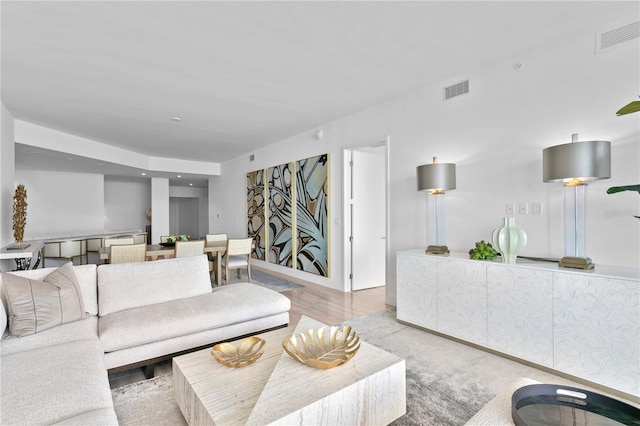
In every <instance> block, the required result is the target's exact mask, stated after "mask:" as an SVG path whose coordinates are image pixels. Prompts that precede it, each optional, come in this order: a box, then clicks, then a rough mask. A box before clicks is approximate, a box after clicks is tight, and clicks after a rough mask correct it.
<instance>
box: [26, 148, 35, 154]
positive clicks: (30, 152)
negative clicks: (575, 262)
mask: <svg viewBox="0 0 640 426" xmlns="http://www.w3.org/2000/svg"><path fill="white" fill-rule="evenodd" d="M27 152H28V153H29V154H37V153H38V151H34V150H32V149H30V150H29V151H27Z"/></svg>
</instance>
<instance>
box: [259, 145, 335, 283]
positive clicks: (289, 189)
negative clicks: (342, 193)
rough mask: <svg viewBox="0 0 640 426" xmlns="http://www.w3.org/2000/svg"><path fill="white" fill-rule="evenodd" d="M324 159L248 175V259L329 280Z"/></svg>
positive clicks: (310, 159)
mask: <svg viewBox="0 0 640 426" xmlns="http://www.w3.org/2000/svg"><path fill="white" fill-rule="evenodd" d="M328 217H329V154H323V155H318V156H316V157H311V158H307V159H304V160H298V161H296V162H292V163H287V164H281V165H279V166H275V167H269V168H267V169H263V170H257V171H253V172H249V173H247V235H248V236H249V237H251V238H253V239H254V241H255V248H254V250H253V253H252V257H253V258H255V259H259V260H264V261H266V262H270V263H274V264H276V265H281V266H286V267H288V268H294V269H298V270H301V271H305V272H309V273H312V274H316V275H320V276H323V277H329V219H328Z"/></svg>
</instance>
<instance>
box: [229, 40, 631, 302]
mask: <svg viewBox="0 0 640 426" xmlns="http://www.w3.org/2000/svg"><path fill="white" fill-rule="evenodd" d="M594 31H595V29H591V28H585V31H584V32H583V33H582V34H579V35H577V36H575V37H574V38H565V39H563V40H560V41H557V42H555V43H553V44H550V45H546V46H543V47H542V48H540V49H537V50H532V51H523V52H520V54H518V55H517V56H511V57H505V58H504V59H503V60H501V61H499V62H495V63H491V64H478V65H477V66H476V67H474V68H471V69H464V70H460V71H459V73H456V74H454V75H451V76H450V77H449V78H447V79H446V80H443V81H433V82H429V84H428V85H426V86H424V87H422V88H420V89H417V90H415V91H413V92H412V93H410V94H408V95H406V96H403V97H399V98H396V99H394V100H391V101H389V102H387V103H384V104H381V105H378V106H375V107H373V108H370V109H368V110H365V111H362V112H360V113H357V114H354V115H352V116H349V117H345V118H343V119H340V120H337V121H335V122H332V123H328V124H326V125H324V126H321V128H322V130H323V132H324V138H323V139H321V140H320V141H316V140H314V139H313V138H312V137H311V135H312V134H313V133H314V132H315V129H310V130H309V131H307V132H304V133H302V134H299V135H296V136H292V137H290V138H287V139H285V140H282V141H280V142H278V143H275V144H273V145H271V146H269V147H268V148H265V149H262V150H259V151H256V152H255V157H256V161H254V162H252V163H250V162H249V161H248V158H247V157H248V156H246V155H244V156H242V157H238V158H236V159H233V160H231V161H228V162H226V163H224V164H222V176H221V177H220V185H219V187H218V188H219V190H220V191H222V192H223V193H222V194H219V195H218V196H221V197H222V198H223V199H224V205H223V206H222V210H223V213H222V214H221V220H220V222H221V223H220V225H219V227H220V228H223V229H225V231H226V232H228V233H229V232H231V233H232V232H236V233H240V232H246V230H245V227H246V225H245V222H246V219H245V215H246V212H245V210H246V207H245V204H246V201H245V199H244V197H245V192H246V190H245V174H246V173H247V172H249V171H252V170H256V169H260V168H264V167H269V166H273V165H276V164H281V163H283V162H287V161H292V160H296V159H300V158H305V157H309V156H312V155H317V154H321V153H325V152H329V153H330V154H331V158H332V160H331V161H332V163H333V164H332V167H331V176H330V179H331V204H330V218H331V226H332V228H331V230H330V232H331V236H332V238H331V246H330V254H331V262H332V265H331V271H332V276H331V277H330V278H328V279H321V278H319V277H315V276H313V275H311V274H304V273H299V272H298V271H291V270H289V269H288V268H283V267H275V266H271V265H268V266H269V267H270V268H277V270H278V272H282V273H289V274H290V275H291V276H298V275H299V274H303V275H301V277H304V278H305V279H308V280H310V281H313V282H316V283H319V284H322V285H326V286H328V287H332V288H336V289H343V288H344V283H343V282H341V277H342V265H341V259H342V257H343V256H342V246H341V238H342V226H341V223H340V222H341V219H340V218H341V211H342V208H343V206H342V199H343V197H342V194H341V181H342V176H341V173H342V172H341V167H339V165H340V158H341V147H346V146H351V145H356V144H364V143H368V142H375V141H380V140H383V139H384V138H385V136H386V135H390V138H391V148H390V200H389V202H390V205H391V208H390V218H389V220H390V232H389V235H388V239H389V247H390V251H391V252H390V254H389V256H388V258H387V284H388V285H387V303H390V304H395V252H396V251H398V250H403V249H409V248H416V247H426V196H425V194H424V193H419V192H417V191H416V177H415V168H416V166H418V165H421V164H425V163H430V162H431V159H432V157H433V156H438V157H439V160H440V161H441V162H453V163H456V164H457V189H456V190H454V191H449V192H448V193H447V221H446V233H447V245H448V246H449V248H450V249H451V250H454V251H463V252H466V251H468V250H469V249H470V248H471V247H473V245H474V243H475V242H476V241H479V240H480V239H485V240H488V239H489V238H490V237H491V232H492V230H493V229H494V228H496V227H498V226H499V225H500V224H501V222H502V217H503V216H504V215H505V206H506V203H507V202H516V203H517V202H534V201H539V202H542V203H543V211H544V214H543V215H541V216H531V215H530V216H517V217H516V223H517V224H518V226H520V227H522V228H523V229H524V230H525V231H526V232H527V233H528V235H529V243H528V246H527V248H526V249H525V250H524V252H523V253H521V254H523V255H529V256H540V257H557V258H559V257H562V256H563V230H562V206H563V205H562V186H561V185H559V184H551V183H543V182H542V151H543V149H544V148H546V147H549V146H552V145H557V144H561V143H568V142H570V141H571V134H572V133H579V134H580V140H593V139H599V140H609V141H611V143H612V174H613V176H612V178H611V179H609V180H605V181H600V182H595V183H592V184H590V185H589V190H588V212H587V214H588V219H587V221H588V222H587V227H588V236H587V254H588V255H589V256H590V257H591V258H592V259H593V260H594V262H595V263H596V264H603V265H604V264H606V265H618V266H628V267H636V268H637V267H639V266H640V264H639V259H640V242H639V238H638V237H639V234H640V221H638V220H637V219H635V218H633V217H631V216H632V213H634V212H635V213H634V214H638V213H637V212H638V210H639V207H640V199H639V198H638V194H636V193H622V194H617V195H607V194H606V189H607V188H608V187H610V186H614V185H626V184H634V183H638V182H640V174H639V173H640V172H639V168H638V164H639V162H640V142H639V138H640V131H639V126H638V119H639V117H640V115H638V114H635V115H632V116H625V117H616V116H615V111H617V109H618V108H620V107H621V106H622V105H625V104H627V103H628V102H630V101H631V100H634V99H637V96H638V94H639V93H640V87H639V80H638V75H639V74H640V60H639V54H638V52H639V49H638V42H637V41H633V42H628V43H627V46H621V47H619V48H617V49H616V50H614V51H610V52H607V53H604V54H600V55H595V54H594V52H593V50H594V48H593V43H594V41H593V36H594ZM383 60H384V58H381V61H383ZM516 62H522V63H523V64H524V67H523V68H522V69H521V70H519V71H516V70H515V69H514V66H513V65H514V64H515V63H516ZM467 78H469V79H470V93H469V94H466V95H463V96H460V97H457V98H454V99H452V100H449V101H446V102H443V101H442V88H443V87H445V86H448V85H451V84H455V83H458V82H460V81H462V80H465V79H467Z"/></svg>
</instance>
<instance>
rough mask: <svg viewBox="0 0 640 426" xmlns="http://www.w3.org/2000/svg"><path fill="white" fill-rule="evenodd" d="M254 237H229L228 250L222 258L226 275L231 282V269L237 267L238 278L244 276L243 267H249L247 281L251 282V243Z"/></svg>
mask: <svg viewBox="0 0 640 426" xmlns="http://www.w3.org/2000/svg"><path fill="white" fill-rule="evenodd" d="M252 243H253V239H252V238H229V239H228V240H227V251H226V253H225V254H224V257H223V258H222V266H223V267H224V277H225V279H226V280H227V284H229V269H235V270H236V271H237V274H238V279H240V278H242V271H241V269H243V268H247V281H249V282H251V245H252Z"/></svg>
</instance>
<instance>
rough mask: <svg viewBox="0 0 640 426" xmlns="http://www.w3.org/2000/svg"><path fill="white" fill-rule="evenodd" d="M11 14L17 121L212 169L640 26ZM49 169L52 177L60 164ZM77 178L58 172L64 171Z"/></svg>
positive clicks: (7, 93) (562, 14)
mask: <svg viewBox="0 0 640 426" xmlns="http://www.w3.org/2000/svg"><path fill="white" fill-rule="evenodd" d="M0 7H1V15H2V18H1V19H2V21H1V29H2V50H1V54H2V80H1V81H2V100H3V102H4V103H5V105H6V106H7V108H8V109H9V110H10V111H11V112H12V114H13V115H14V117H15V118H16V119H20V120H24V121H28V122H32V123H35V124H40V125H43V126H46V127H49V128H52V129H57V130H61V131H64V132H67V133H70V134H73V135H77V136H81V137H85V138H89V139H92V140H95V141H98V142H101V143H106V144H110V145H113V146H116V147H119V148H124V149H127V150H130V151H134V152H137V153H141V154H145V155H149V156H155V157H169V158H178V159H185V160H196V161H206V162H223V161H225V160H229V159H231V158H234V157H236V156H238V155H242V154H245V153H249V152H251V151H253V150H255V149H257V148H259V147H262V146H265V145H268V144H271V143H273V142H276V141H278V140H281V139H283V138H286V137H288V136H292V135H295V134H298V133H300V132H303V131H308V130H309V129H313V128H315V127H318V126H320V125H322V124H324V123H327V122H330V121H332V120H335V119H337V118H340V117H344V116H346V115H349V114H352V113H354V112H357V111H359V110H363V109H366V108H367V107H370V106H372V105H375V104H377V103H380V102H383V101H385V100H387V99H390V98H393V97H396V96H399V95H401V94H404V93H407V92H408V91H411V90H412V89H414V88H416V87H419V86H422V85H426V84H430V83H433V82H437V83H439V82H441V81H444V80H445V79H446V78H447V77H449V76H451V75H453V74H457V73H460V72H461V70H465V69H468V68H470V67H473V66H477V65H479V64H482V63H485V62H492V61H496V60H498V59H502V58H510V57H512V56H513V57H514V61H515V60H516V59H517V55H518V54H521V53H522V52H524V51H526V50H527V49H530V48H533V47H535V46H538V45H541V44H546V43H549V42H553V41H555V40H561V39H562V38H564V37H567V36H569V35H572V34H575V33H577V32H584V31H585V29H588V30H589V31H593V32H594V33H595V31H596V30H598V29H600V28H601V27H602V25H603V24H605V23H607V21H608V19H610V18H612V17H619V16H621V15H622V16H624V15H625V13H632V14H637V13H638V2H637V1H622V2H614V1H602V2H595V1H567V2H559V1H554V2H543V1H533V2H525V1H510V2H507V1H495V2H482V1H470V2H463V1H446V2H444V1H414V2H396V1H385V2H382V1H380V2H360V1H354V2H346V1H343V2H325V1H318V2H288V1H287V2H285V1H281V2H280V1H279V2H266V1H264V2H263V1H259V2H238V1H236V2H222V1H196V2H186V1H160V2H155V1H138V2H124V1H87V2H82V1H70V2H53V1H51V2H49V1H44V2H30V1H16V2H12V1H2V3H1V6H0ZM172 117H179V118H181V121H174V120H172ZM28 151H29V149H28V148H24V149H21V150H18V151H17V153H18V154H17V159H16V163H17V167H18V168H20V167H21V165H22V164H27V163H29V164H34V163H37V162H38V159H37V158H35V159H34V158H30V159H25V158H24V157H25V156H28V155H27V152H28ZM42 157H47V156H46V155H43V156H42ZM48 157H49V158H48V160H47V161H46V162H44V163H43V164H49V166H46V167H50V168H51V167H54V166H53V165H51V164H54V163H55V164H59V163H60V162H56V161H53V159H52V158H53V157H55V155H54V154H53V153H49V154H48ZM61 157H62V156H61ZM65 158H66V157H65ZM78 160H80V161H78V163H81V162H82V161H84V159H81V158H79V159H78ZM92 161H93V160H92ZM66 163H67V164H65V161H62V162H61V164H59V166H58V167H64V169H66V170H69V169H70V168H71V166H70V165H69V164H68V163H69V161H68V160H67V161H66ZM93 163H94V164H95V161H93ZM33 167H35V166H33ZM39 167H45V166H44V165H42V164H41V165H40V166H39ZM117 173H118V174H122V173H125V172H124V171H118V172H117ZM136 173H137V171H136Z"/></svg>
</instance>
